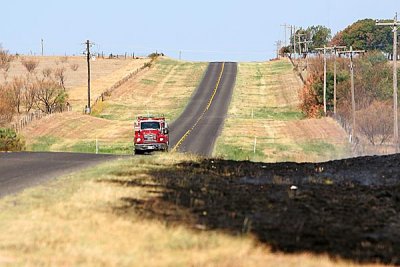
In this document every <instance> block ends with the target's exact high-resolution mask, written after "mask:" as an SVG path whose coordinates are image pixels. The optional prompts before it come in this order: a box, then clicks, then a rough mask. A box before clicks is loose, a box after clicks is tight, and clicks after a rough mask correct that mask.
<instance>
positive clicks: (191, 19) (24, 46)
mask: <svg viewBox="0 0 400 267" xmlns="http://www.w3.org/2000/svg"><path fill="white" fill-rule="evenodd" d="M1 2H2V3H1V4H2V5H1V9H2V12H1V13H2V14H1V16H0V25H1V26H0V43H1V44H2V46H3V47H4V48H6V49H8V50H10V51H12V52H18V53H25V54H27V53H33V54H39V53H40V50H41V45H40V43H41V41H40V40H41V38H43V39H44V47H45V54H48V55H54V54H58V55H60V54H65V53H66V54H79V53H82V51H83V49H84V47H83V45H82V43H83V42H84V41H85V40H86V39H90V40H92V41H93V42H94V43H95V44H96V45H95V46H94V47H93V49H94V51H95V52H102V51H104V53H111V52H112V53H124V52H128V53H131V52H135V53H136V54H138V55H147V54H148V53H149V52H151V51H155V50H157V51H161V52H164V53H165V54H167V55H169V56H171V57H174V58H178V57H179V51H182V59H186V60H205V61H213V60H231V61H255V60H257V61H263V60H267V59H270V58H272V57H274V49H275V46H274V43H275V41H277V40H283V39H284V31H283V27H280V25H281V24H283V23H288V24H293V25H297V26H303V27H307V26H310V25H319V24H320V25H325V26H328V27H330V28H331V29H332V31H333V33H335V32H337V31H338V30H341V29H343V28H344V27H346V26H347V25H349V24H351V23H353V22H355V21H357V20H359V19H363V18H374V19H375V18H393V17H394V14H395V12H396V11H399V12H400V2H399V0H382V1H377V0H363V1H350V0H346V1H345V0H336V1H334V0H319V1H316V0H300V1H297V0H296V1H295V0H286V1H266V0H264V1H262V0H231V1H228V0H198V1H189V0H186V1H184V0H182V1H179V0H165V1H162V0H158V1H157V0H141V1H135V0H132V1H129V0H125V1H124V0H114V1H101V0H97V1H92V0H89V1H84V0H68V1H54V0H53V1H51V0H36V1H30V0H26V1H21V0H2V1H1ZM388 7H393V9H390V8H388Z"/></svg>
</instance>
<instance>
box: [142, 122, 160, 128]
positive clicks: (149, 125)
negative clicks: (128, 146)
mask: <svg viewBox="0 0 400 267" xmlns="http://www.w3.org/2000/svg"><path fill="white" fill-rule="evenodd" d="M140 129H142V130H144V129H157V130H158V129H160V123H159V122H157V121H142V122H141V123H140Z"/></svg>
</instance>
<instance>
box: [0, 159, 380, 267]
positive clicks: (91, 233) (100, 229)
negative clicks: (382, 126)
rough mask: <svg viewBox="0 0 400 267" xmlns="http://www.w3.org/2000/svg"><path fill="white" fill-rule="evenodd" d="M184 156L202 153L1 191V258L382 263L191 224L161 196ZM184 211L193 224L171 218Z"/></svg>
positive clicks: (21, 261)
mask: <svg viewBox="0 0 400 267" xmlns="http://www.w3.org/2000/svg"><path fill="white" fill-rule="evenodd" d="M185 161H192V162H199V161H200V159H197V158H194V157H188V156H186V155H182V154H174V155H173V157H171V156H170V155H166V154H162V155H156V156H153V157H148V156H143V157H134V158H131V159H125V160H119V161H115V162H110V163H107V164H103V165H101V166H97V167H95V168H91V169H89V170H86V171H84V172H82V173H79V174H74V175H70V176H65V177H62V178H59V179H57V180H54V181H52V182H50V183H47V184H44V185H42V186H39V187H37V188H32V189H29V190H25V191H24V192H23V193H22V194H19V195H17V196H9V197H5V198H3V199H1V200H0V210H1V211H2V212H1V213H0V240H1V242H0V265H2V266H78V265H79V266H119V267H120V266H144V267H145V266H226V267H228V266H281V267H289V266H308V267H312V266H315V267H330V266H332V267H333V266H335V267H340V266H379V265H372V264H371V265H367V264H365V265H360V264H355V263H352V262H350V261H345V260H342V259H339V258H330V257H329V256H327V255H315V254H312V253H309V252H303V253H297V254H284V253H282V252H272V250H271V249H270V248H269V247H268V245H262V244H260V243H259V242H257V241H256V239H255V238H254V237H253V236H252V235H251V234H246V233H244V234H242V235H236V236H235V235H231V234H229V233H227V232H224V231H222V230H207V231H204V229H203V228H202V226H201V225H197V226H196V224H191V223H190V222H191V221H190V216H191V215H190V210H186V211H185V209H184V208H182V207H183V206H184V205H183V206H182V205H179V203H177V205H176V206H174V205H172V204H170V206H169V207H168V208H167V207H165V209H164V208H163V205H165V204H163V201H162V200H161V199H159V200H157V199H158V197H161V195H162V194H163V191H162V190H161V187H160V186H159V185H158V184H156V183H154V178H155V176H153V175H154V173H163V172H165V171H167V170H169V169H170V168H171V166H173V165H175V164H180V163H183V162H185ZM152 173H153V175H152ZM177 173H179V170H177ZM135 181H136V182H137V184H136V183H135ZM141 184H142V186H140V185H141ZM135 185H137V186H135ZM206 190H207V189H206ZM210 190H212V189H211V188H210ZM210 192H211V191H210ZM153 198H154V199H155V200H152V199H153ZM143 203H147V204H146V205H148V206H147V207H148V208H149V209H155V210H158V211H160V213H159V214H153V215H152V217H153V218H150V217H148V216H146V215H145V214H142V213H141V212H139V211H138V210H137V209H136V208H135V207H136V206H137V205H143ZM182 204H183V203H182ZM195 205H196V203H195ZM198 205H201V204H200V203H198ZM177 212H179V213H180V217H181V218H186V219H185V221H187V222H189V225H186V224H182V223H179V221H178V223H176V222H175V223H173V222H172V223H171V222H169V221H171V219H172V221H174V216H175V214H176V213H177ZM160 216H161V217H164V216H165V218H168V219H167V220H162V219H158V217H160ZM202 229H203V230H202Z"/></svg>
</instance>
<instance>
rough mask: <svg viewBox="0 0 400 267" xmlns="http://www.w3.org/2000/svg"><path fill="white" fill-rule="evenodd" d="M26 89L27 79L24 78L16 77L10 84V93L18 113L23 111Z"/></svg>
mask: <svg viewBox="0 0 400 267" xmlns="http://www.w3.org/2000/svg"><path fill="white" fill-rule="evenodd" d="M24 91H25V81H24V79H23V78H17V77H15V78H14V80H13V81H12V83H10V86H9V94H10V100H11V102H12V105H13V106H14V107H15V109H16V111H17V112H18V113H21V104H22V99H23V95H24Z"/></svg>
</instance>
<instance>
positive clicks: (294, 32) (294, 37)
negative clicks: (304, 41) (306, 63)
mask: <svg viewBox="0 0 400 267" xmlns="http://www.w3.org/2000/svg"><path fill="white" fill-rule="evenodd" d="M292 27H293V33H292V34H293V57H294V58H295V59H296V26H292Z"/></svg>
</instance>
